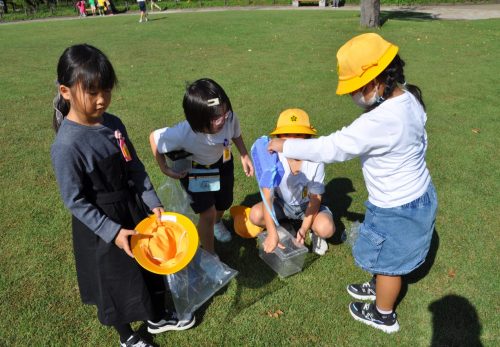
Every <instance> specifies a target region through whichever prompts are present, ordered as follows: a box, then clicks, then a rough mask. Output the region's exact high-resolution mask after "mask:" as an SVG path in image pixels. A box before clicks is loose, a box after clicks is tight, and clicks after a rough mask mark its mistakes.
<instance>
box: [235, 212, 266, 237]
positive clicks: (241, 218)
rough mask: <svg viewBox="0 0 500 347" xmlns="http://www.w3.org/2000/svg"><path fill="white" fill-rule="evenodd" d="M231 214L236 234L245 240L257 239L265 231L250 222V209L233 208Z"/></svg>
mask: <svg viewBox="0 0 500 347" xmlns="http://www.w3.org/2000/svg"><path fill="white" fill-rule="evenodd" d="M229 213H230V214H231V216H232V217H233V222H234V232H235V233H236V234H238V235H239V236H241V237H243V238H245V239H252V238H255V237H257V235H259V234H260V233H261V232H262V231H263V230H264V228H262V227H259V226H258V225H255V224H253V223H252V222H250V207H246V206H233V207H231V208H230V209H229Z"/></svg>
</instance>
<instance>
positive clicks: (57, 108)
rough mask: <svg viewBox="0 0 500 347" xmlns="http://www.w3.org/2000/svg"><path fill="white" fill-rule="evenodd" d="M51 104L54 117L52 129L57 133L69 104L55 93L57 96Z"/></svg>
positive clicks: (67, 111) (59, 94)
mask: <svg viewBox="0 0 500 347" xmlns="http://www.w3.org/2000/svg"><path fill="white" fill-rule="evenodd" d="M52 103H53V107H54V116H53V117H52V127H53V128H54V131H55V132H56V133H57V131H58V130H59V127H60V126H61V123H62V121H63V119H64V118H65V117H66V116H67V115H68V113H69V102H68V101H67V100H65V99H64V98H63V97H62V95H61V93H59V92H57V95H56V97H55V98H54V101H53V102H52Z"/></svg>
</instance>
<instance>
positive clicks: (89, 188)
mask: <svg viewBox="0 0 500 347" xmlns="http://www.w3.org/2000/svg"><path fill="white" fill-rule="evenodd" d="M117 130H118V131H119V132H120V133H121V134H122V136H123V137H124V138H125V141H126V144H127V147H128V149H129V151H130V155H131V157H132V160H131V161H128V162H127V161H126V160H125V158H124V156H123V154H122V151H121V150H120V147H119V144H118V140H117V138H116V136H115V131H117ZM51 158H52V163H53V166H54V170H55V174H56V178H57V181H58V184H59V188H60V192H61V196H62V199H63V202H64V204H65V206H66V207H67V208H68V209H69V210H70V211H71V213H72V229H73V247H74V253H75V263H76V272H77V278H78V285H79V289H80V296H81V299H82V301H83V302H84V303H86V304H92V305H96V306H97V309H98V318H99V320H100V321H101V323H102V324H105V325H117V324H124V323H129V322H133V321H140V320H146V319H157V318H158V316H159V315H160V314H161V312H163V311H164V305H163V302H162V303H161V304H159V303H158V302H155V304H154V305H153V303H152V296H153V295H154V294H153V293H158V292H161V291H163V290H164V286H163V281H162V279H161V277H159V276H156V275H153V274H151V273H148V272H146V271H144V270H142V268H140V266H139V265H138V264H137V262H136V261H135V260H134V259H132V258H131V257H129V256H128V255H127V254H126V253H125V252H124V251H123V250H121V249H119V248H118V247H117V246H116V245H115V243H114V238H115V237H116V235H117V233H118V231H119V230H120V228H127V229H133V228H134V227H135V225H136V224H137V223H138V222H139V221H141V220H142V219H143V218H145V217H146V216H147V213H148V212H147V211H148V210H150V209H152V208H155V207H158V206H161V203H160V201H159V199H158V197H157V196H156V193H155V191H154V189H153V186H152V184H151V181H150V179H149V177H148V175H147V173H146V171H145V168H144V165H143V164H142V163H141V161H140V160H139V158H138V157H137V155H136V153H135V150H134V148H133V145H132V143H131V142H130V140H129V139H128V136H127V131H126V129H125V126H124V125H123V123H122V122H121V121H120V119H119V118H117V117H115V116H113V115H110V114H104V116H103V124H102V125H99V126H84V125H80V124H77V123H75V122H72V121H70V120H68V119H64V120H63V122H62V124H61V127H60V128H59V131H58V133H57V136H56V139H55V141H54V143H53V145H52V148H51ZM143 202H144V203H145V205H144V203H143Z"/></svg>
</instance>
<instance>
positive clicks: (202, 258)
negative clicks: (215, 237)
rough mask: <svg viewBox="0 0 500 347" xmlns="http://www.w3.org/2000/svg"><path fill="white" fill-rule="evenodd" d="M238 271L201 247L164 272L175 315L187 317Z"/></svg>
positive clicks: (182, 317)
mask: <svg viewBox="0 0 500 347" xmlns="http://www.w3.org/2000/svg"><path fill="white" fill-rule="evenodd" d="M237 274H238V271H236V270H234V269H231V268H230V267H229V266H227V265H226V264H224V263H223V262H221V261H220V260H219V258H218V257H217V256H216V255H213V254H211V253H209V252H207V251H205V250H204V249H202V248H198V251H197V252H196V255H195V256H194V258H193V260H191V262H190V263H189V265H188V266H186V267H185V268H184V269H182V270H180V271H178V272H176V273H174V274H171V275H167V276H166V280H167V283H168V286H169V287H170V292H171V294H172V300H173V301H174V305H175V310H176V312H177V316H178V317H179V319H181V320H182V319H189V318H188V317H189V316H190V315H191V314H193V313H194V312H195V311H196V310H197V309H198V308H199V307H200V306H201V305H203V304H204V303H205V302H206V301H207V300H208V299H210V298H211V297H212V296H213V295H214V294H215V293H217V291H219V290H220V289H221V288H222V287H224V286H225V285H226V284H228V283H229V281H230V280H231V279H232V278H233V277H234V276H236V275H237Z"/></svg>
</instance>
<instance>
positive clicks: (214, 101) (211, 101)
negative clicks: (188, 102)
mask: <svg viewBox="0 0 500 347" xmlns="http://www.w3.org/2000/svg"><path fill="white" fill-rule="evenodd" d="M207 105H208V106H218V105H220V102H219V98H214V99H208V100H207Z"/></svg>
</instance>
